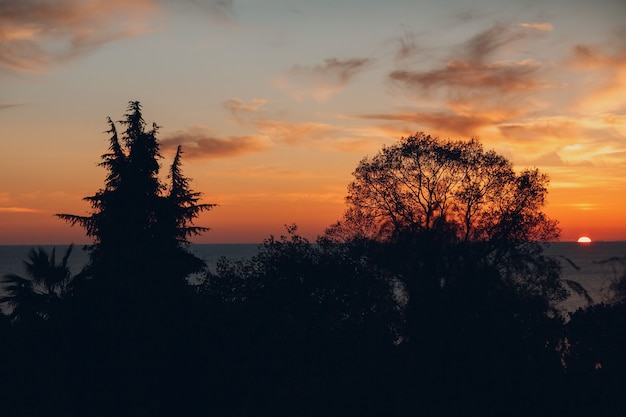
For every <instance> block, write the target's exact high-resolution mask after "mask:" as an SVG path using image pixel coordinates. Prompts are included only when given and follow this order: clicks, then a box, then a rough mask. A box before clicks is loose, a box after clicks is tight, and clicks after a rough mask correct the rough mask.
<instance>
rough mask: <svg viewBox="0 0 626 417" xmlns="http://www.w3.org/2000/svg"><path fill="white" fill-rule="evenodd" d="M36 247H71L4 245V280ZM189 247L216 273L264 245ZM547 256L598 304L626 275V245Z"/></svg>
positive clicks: (78, 257)
mask: <svg viewBox="0 0 626 417" xmlns="http://www.w3.org/2000/svg"><path fill="white" fill-rule="evenodd" d="M33 247H41V248H43V249H45V250H46V251H47V252H48V253H50V251H51V250H52V249H53V248H55V250H56V259H57V262H59V261H60V260H61V258H62V257H63V254H64V253H65V251H66V249H67V245H56V246H52V245H41V246H32V245H0V277H3V276H4V275H5V274H9V273H15V274H18V275H22V274H23V273H24V265H23V262H24V260H25V259H26V258H27V256H28V252H29V251H30V250H31V249H32V248H33ZM189 248H190V251H191V252H192V253H193V254H195V255H196V256H198V257H199V258H200V259H202V260H204V261H205V262H206V264H207V266H208V268H209V269H211V270H215V268H216V266H217V262H218V260H219V259H220V258H222V257H224V258H227V259H231V260H246V259H251V258H252V257H253V256H254V255H256V254H257V253H258V251H259V249H260V244H254V243H251V244H192V245H190V247H189ZM545 254H547V255H549V256H552V257H554V258H555V259H557V260H558V261H559V262H560V264H561V266H562V273H561V276H562V278H563V279H567V280H572V281H575V282H577V283H579V284H581V285H582V286H583V288H585V289H586V290H587V292H588V294H589V295H590V296H591V298H592V299H593V301H594V302H595V303H601V302H609V301H610V300H611V297H612V294H611V284H612V283H613V282H615V281H616V280H617V279H619V278H620V277H621V276H622V275H624V273H626V242H591V243H577V242H554V243H550V244H546V246H545ZM87 260H88V255H87V252H86V251H84V250H83V249H82V246H81V245H75V247H74V250H73V252H72V254H71V256H70V258H69V267H70V270H71V272H72V274H76V273H78V272H79V271H80V269H81V268H82V267H83V265H85V264H86V262H87ZM571 293H572V294H570V297H569V298H567V299H566V300H565V301H563V302H562V303H561V304H560V305H559V308H561V309H562V310H563V311H564V312H571V311H575V310H576V309H578V308H581V307H585V306H586V305H587V304H588V301H587V300H586V299H585V298H584V297H583V296H579V295H577V294H576V293H574V292H571ZM0 295H2V290H1V288H0Z"/></svg>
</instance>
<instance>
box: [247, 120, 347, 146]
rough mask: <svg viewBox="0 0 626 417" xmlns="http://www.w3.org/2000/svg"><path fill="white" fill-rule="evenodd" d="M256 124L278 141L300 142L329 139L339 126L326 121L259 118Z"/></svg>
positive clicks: (337, 130)
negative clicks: (309, 121)
mask: <svg viewBox="0 0 626 417" xmlns="http://www.w3.org/2000/svg"><path fill="white" fill-rule="evenodd" d="M255 125H256V126H257V128H258V129H259V131H261V132H262V133H263V134H265V135H267V136H268V137H269V138H270V139H272V141H274V142H277V143H286V144H291V145H293V144H298V143H303V142H312V141H313V142H314V141H320V140H324V139H328V138H329V137H330V136H332V135H334V134H336V133H338V132H339V131H340V129H339V128H337V127H334V126H331V125H328V124H324V123H288V122H282V121H279V120H259V121H257V122H255Z"/></svg>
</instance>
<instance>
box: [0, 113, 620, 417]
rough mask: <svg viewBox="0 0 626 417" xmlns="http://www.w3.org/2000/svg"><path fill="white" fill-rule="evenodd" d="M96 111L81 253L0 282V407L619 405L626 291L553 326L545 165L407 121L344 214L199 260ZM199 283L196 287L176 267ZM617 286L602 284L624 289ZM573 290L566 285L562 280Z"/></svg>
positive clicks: (260, 410) (129, 128)
mask: <svg viewBox="0 0 626 417" xmlns="http://www.w3.org/2000/svg"><path fill="white" fill-rule="evenodd" d="M109 122H110V131H109V133H110V134H111V139H110V151H109V152H108V153H107V154H105V155H103V159H102V166H103V167H104V168H105V169H106V170H107V173H108V175H107V178H106V182H105V186H104V188H103V189H101V190H99V191H97V192H96V193H95V194H94V195H93V196H90V197H87V198H86V199H87V200H88V201H89V202H90V203H91V204H92V212H91V214H90V215H89V216H75V215H70V214H61V215H59V216H60V217H61V218H62V219H64V220H66V221H68V222H70V223H71V224H75V225H79V226H81V227H83V228H84V229H85V230H86V233H87V234H88V235H89V236H90V237H91V238H93V242H94V243H93V245H91V246H90V247H88V248H87V250H88V251H89V254H90V261H89V263H88V265H87V266H86V267H85V268H84V270H83V271H81V272H80V273H79V274H78V275H77V276H71V275H70V273H69V269H68V267H67V259H68V257H69V256H71V251H72V248H71V247H70V249H69V250H68V251H67V253H65V254H64V255H63V256H62V257H61V258H60V259H58V258H57V254H55V252H54V251H53V252H52V253H46V252H45V251H43V250H40V249H33V251H32V252H31V254H30V256H29V258H28V259H27V260H26V261H25V266H26V269H25V274H24V276H21V275H13V274H12V275H7V276H6V277H4V280H3V285H4V292H5V294H6V296H5V297H4V298H3V299H2V300H0V301H2V303H4V304H5V312H6V314H5V315H0V369H2V375H1V378H2V379H1V384H2V389H1V390H0V396H1V397H0V414H1V415H3V416H294V417H295V416H311V417H312V416H388V415H389V416H579V415H580V416H583V415H584V416H605V415H606V416H619V415H622V413H623V412H624V411H625V410H626V380H625V379H626V373H625V370H626V363H625V362H626V359H625V358H626V355H624V352H625V348H626V303H624V301H623V299H624V298H623V297H621V298H620V297H618V296H616V301H615V302H614V303H613V304H602V305H595V306H593V307H590V308H588V309H586V310H581V311H578V312H576V313H574V314H572V315H571V317H564V316H563V315H562V314H561V313H560V312H559V311H558V310H557V309H556V307H555V306H556V304H557V303H558V302H559V301H561V300H563V299H564V297H566V296H567V290H566V284H567V283H566V282H564V281H562V280H561V278H560V269H559V265H558V263H557V262H556V261H555V260H553V259H550V258H548V257H545V256H544V255H543V253H542V250H541V246H540V244H539V242H542V241H549V240H553V239H555V238H556V237H557V236H558V233H559V231H558V228H557V225H556V223H555V222H554V221H552V220H550V219H548V218H547V217H546V216H545V215H544V214H543V212H542V211H541V210H542V207H543V204H544V200H545V197H546V193H547V188H546V187H547V178H546V177H545V176H544V175H542V174H541V173H539V172H538V171H537V170H527V171H522V172H521V173H516V172H515V171H514V170H513V168H512V166H511V164H510V162H509V161H507V160H506V159H505V158H503V157H501V156H499V155H497V154H496V153H494V152H492V151H484V150H483V148H482V146H481V145H480V144H479V143H478V142H477V141H475V140H471V141H468V142H449V141H448V142H446V141H441V140H439V139H436V138H432V137H430V136H425V135H423V134H417V135H415V136H412V137H409V138H406V139H403V140H402V141H400V142H398V144H397V145H394V146H391V147H388V148H384V149H382V150H381V152H380V153H378V154H377V155H375V156H374V157H372V158H366V159H364V160H363V161H362V162H361V163H360V164H359V166H358V167H357V169H356V171H355V173H354V177H355V180H354V182H353V183H352V184H350V185H349V188H348V197H347V208H346V213H345V216H344V218H343V219H341V221H339V222H338V223H337V224H335V225H333V226H331V227H329V229H328V230H327V232H326V233H325V234H324V235H323V236H322V237H320V238H319V239H318V240H317V242H315V243H311V242H309V241H307V240H306V239H304V238H302V237H301V236H299V235H298V233H297V228H296V227H295V226H290V227H288V228H287V233H286V236H281V237H278V238H275V237H270V238H268V239H267V240H266V241H265V242H264V244H263V245H262V246H261V248H260V252H259V254H258V256H256V257H255V258H253V259H252V260H250V261H237V262H234V261H229V260H227V259H223V260H222V261H221V262H220V263H219V265H218V267H217V269H216V270H214V271H206V270H205V266H204V265H203V263H202V261H201V260H199V259H197V258H196V257H194V256H193V255H192V254H190V252H189V251H188V250H187V245H188V241H187V239H188V238H189V237H190V236H192V235H194V234H198V233H202V232H203V231H205V230H206V229H204V228H201V227H197V226H194V224H193V221H194V219H196V218H197V216H198V215H199V214H200V212H202V211H203V210H208V209H210V208H212V205H210V204H209V205H207V204H200V203H199V201H200V194H199V193H195V192H193V191H192V190H191V189H190V187H189V179H188V178H186V177H185V176H184V175H183V174H182V171H181V154H182V152H181V150H180V149H179V150H178V152H177V154H176V157H175V159H174V161H173V164H172V165H171V167H170V171H169V176H168V183H167V184H164V183H162V182H161V180H160V179H159V177H158V174H159V158H160V156H159V146H158V142H157V139H156V134H157V131H158V127H157V126H156V125H154V126H153V127H152V129H150V130H146V125H145V122H144V120H143V118H142V115H141V108H140V105H139V103H137V102H131V103H130V105H129V109H128V113H127V114H126V115H125V117H124V119H123V120H122V121H121V124H122V125H123V126H124V128H125V130H124V132H122V134H121V137H120V138H118V133H117V131H116V126H115V124H114V123H113V122H111V121H110V120H109ZM198 273H200V274H202V275H201V276H202V277H203V279H202V280H200V283H197V282H193V283H192V282H190V281H189V280H188V278H189V276H190V275H191V274H196V275H197V274H198ZM623 288H624V285H621V286H620V285H618V286H616V289H617V291H616V295H619V294H622V295H623V294H624V293H625V291H623V290H621V289H623ZM574 289H575V290H580V288H574Z"/></svg>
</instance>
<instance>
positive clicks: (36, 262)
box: [0, 245, 73, 322]
mask: <svg viewBox="0 0 626 417" xmlns="http://www.w3.org/2000/svg"><path fill="white" fill-rule="evenodd" d="M72 249H73V246H72V245H70V246H68V248H67V250H66V252H65V254H64V255H63V258H62V259H61V262H60V263H57V262H56V248H53V249H52V251H51V252H50V254H48V253H47V252H46V251H45V250H44V249H43V248H36V249H35V248H32V249H31V250H30V251H29V253H28V257H27V259H26V260H24V269H25V272H26V277H23V276H20V275H17V274H6V275H5V276H4V277H3V279H2V286H3V289H4V291H5V292H6V294H7V295H5V296H4V297H1V298H0V304H3V303H4V304H6V305H8V307H9V309H10V312H9V313H8V315H9V317H10V319H11V320H12V321H13V322H16V321H24V320H26V321H32V320H36V319H47V318H48V317H49V315H50V313H51V311H53V310H54V309H55V308H56V307H57V304H58V302H59V300H60V299H61V298H63V297H64V296H66V295H67V292H68V289H69V286H70V284H71V281H72V276H71V271H70V268H69V266H68V259H69V257H70V254H71V253H72Z"/></svg>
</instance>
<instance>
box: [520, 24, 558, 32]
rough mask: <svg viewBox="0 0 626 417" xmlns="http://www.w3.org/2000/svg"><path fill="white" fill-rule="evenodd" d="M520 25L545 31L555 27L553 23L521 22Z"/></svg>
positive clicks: (550, 30)
mask: <svg viewBox="0 0 626 417" xmlns="http://www.w3.org/2000/svg"><path fill="white" fill-rule="evenodd" d="M518 25H519V26H521V27H523V28H528V29H535V30H540V31H543V32H552V29H554V27H553V26H552V23H519V24H518Z"/></svg>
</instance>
